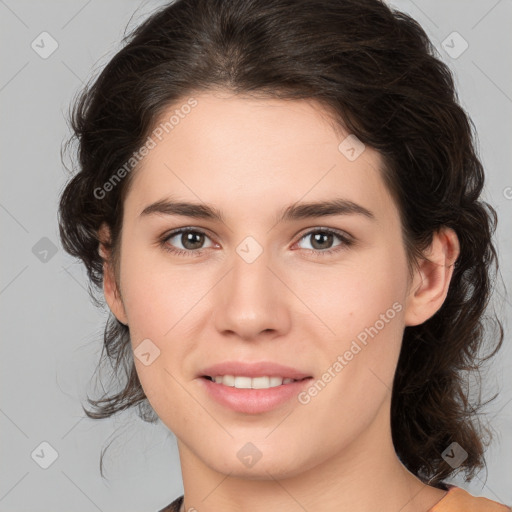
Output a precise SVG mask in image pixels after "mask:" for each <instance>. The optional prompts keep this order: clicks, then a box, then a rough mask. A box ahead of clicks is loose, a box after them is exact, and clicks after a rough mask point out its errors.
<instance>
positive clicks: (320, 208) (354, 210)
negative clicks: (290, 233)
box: [140, 198, 376, 224]
mask: <svg viewBox="0 0 512 512" xmlns="http://www.w3.org/2000/svg"><path fill="white" fill-rule="evenodd" d="M151 214H161V215H179V216H183V217H193V218H196V219H208V220H218V221H220V222H223V223H224V216H223V214H222V212H221V211H220V210H218V209H217V208H215V207H214V206H211V205H208V204H205V203H201V204H200V203H190V202H184V201H169V200H166V199H163V200H160V201H157V202H155V203H152V204H150V205H149V206H147V207H146V208H144V210H143V211H142V213H141V214H140V217H144V216H147V215H151ZM354 214H356V215H363V216H365V217H367V218H369V219H371V220H376V219H375V214H374V213H373V212H371V211H370V210H368V209H367V208H365V207H364V206H361V205H360V204H357V203H354V202H353V201H349V200H347V199H342V198H337V199H331V200H329V201H319V202H309V203H294V204H291V205H289V206H287V207H285V208H283V209H282V210H281V211H280V212H279V214H278V216H277V220H276V224H278V223H281V222H286V221H293V220H300V219H307V218H314V217H327V216H334V215H354Z"/></svg>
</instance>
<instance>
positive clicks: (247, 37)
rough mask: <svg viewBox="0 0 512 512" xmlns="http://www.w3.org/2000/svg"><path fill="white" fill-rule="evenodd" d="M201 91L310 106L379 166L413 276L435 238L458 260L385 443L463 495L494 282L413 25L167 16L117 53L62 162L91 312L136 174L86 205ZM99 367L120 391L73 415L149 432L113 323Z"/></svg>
mask: <svg viewBox="0 0 512 512" xmlns="http://www.w3.org/2000/svg"><path fill="white" fill-rule="evenodd" d="M208 90H210V91H211V90H227V91H230V92H233V93H236V94H242V95H250V96H252V97H262V98H280V99H287V100H299V99H314V100H316V101H318V102H319V103H320V104H321V105H322V106H324V107H325V108H326V109H327V111H328V112H330V113H332V114H333V115H334V119H335V120H336V122H337V123H339V125H340V126H342V127H344V128H345V129H346V130H348V131H349V133H353V134H355V135H356V136H357V137H358V138H359V139H360V140H361V141H362V142H364V144H367V145H369V146H371V147H373V148H375V149H376V150H377V151H379V152H380V154H381V156H382V158H383V162H384V166H383V169H382V175H383V178H384V180H385V183H386V186H387V187H388V188H389V190H390V192H391V193H392V195H393V198H394V200H395V201H396V204H397V206H398V208H399V211H400V216H401V222H402V229H403V239H404V244H405V247H406V250H407V255H408V262H409V268H410V269H411V268H412V266H413V265H415V264H416V262H417V258H419V257H421V256H422V253H423V251H424V250H425V249H426V248H427V247H428V245H429V244H430V242H431V240H432V235H433V233H434V232H435V231H436V230H438V229H439V228H440V227H442V226H447V227H450V228H452V229H454V230H455V232H456V234H457V236H458V239H459V242H460V249H461V252H460V256H459V258H458V260H457V263H456V265H455V268H454V272H453V276H452V280H451V283H450V287H449V290H448V295H447V297H446V300H445V302H444V304H443V305H442V307H441V308H440V310H439V311H438V312H437V313H436V314H435V315H434V316H433V317H431V318H430V319H429V320H427V321H426V322H424V323H423V324H421V325H418V326H413V327H406V328H405V332H404V337H403V343H402V349H401V354H400V357H399V361H398V367H397V370H396V375H395V379H394V383H393V391H392V404H391V422H392V437H393V442H394V445H395V449H396V452H397V455H398V456H399V458H400V460H401V461H402V463H403V464H404V465H405V466H406V467H407V469H408V470H409V471H411V472H412V473H414V474H415V475H417V476H418V478H420V479H422V480H423V481H426V482H428V483H429V484H432V485H436V484H438V483H440V482H441V481H442V480H443V479H445V478H447V477H449V476H452V475H453V474H454V473H455V472H457V471H460V470H463V471H464V472H465V473H466V481H467V480H470V479H471V478H473V476H474V473H475V471H476V470H478V469H481V468H482V467H483V466H484V465H485V460H484V451H485V448H486V446H487V445H486V441H485V439H484V438H485V435H484V434H487V435H489V436H490V429H489V427H488V426H487V427H484V426H482V423H481V420H480V417H479V416H480V413H479V409H480V408H481V407H482V405H485V404H486V403H488V401H489V400H488V401H487V402H485V404H482V401H481V396H480V394H479V396H478V397H472V396H470V393H469V387H468V378H469V375H470V374H471V375H474V374H476V375H477V376H478V377H480V370H481V368H482V365H483V363H484V361H486V360H487V359H489V358H490V357H491V356H493V355H494V354H495V353H496V351H497V350H498V349H499V348H500V347H501V344H502V342H503V328H502V324H501V322H500V321H499V320H498V319H497V317H496V315H492V316H490V315H489V316H487V315H485V316H484V314H485V312H486V310H487V309H488V304H489V299H490V296H491V292H492V289H493V285H494V278H495V275H496V274H495V272H496V271H497V270H498V259H497V254H496V250H495V247H494V245H493V241H492V236H493V234H494V232H495V229H496V222H497V218H496V212H495V210H494V209H493V208H492V207H491V206H490V205H489V204H487V203H486V202H484V201H482V200H481V199H480V194H481V192H482V188H483V185H484V172H483V168H482V164H481V162H480V160H479V158H478V156H477V152H476V148H475V145H476V143H475V139H476V137H475V133H474V126H473V124H472V122H471V120H470V119H469V117H468V116H467V114H466V113H465V112H464V110H463V109H462V108H461V106H460V105H459V103H458V98H457V93H456V91H455V88H454V81H453V77H452V75H451V72H450V70H449V68H448V67H447V65H445V64H444V63H443V62H442V61H441V60H440V59H439V58H438V57H437V56H436V50H435V48H434V47H433V46H432V44H431V42H430V41H429V39H428V37H427V35H426V33H425V32H424V30H423V29H422V28H421V27H420V25H419V24H418V23H417V22H416V21H414V20H413V19H412V18H410V17H409V16H407V15H406V14H404V13H401V12H399V11H396V10H393V9H391V8H390V7H388V6H387V5H386V4H385V3H384V2H382V1H379V0H177V1H176V2H174V3H172V4H168V5H166V6H164V7H162V8H161V9H159V10H157V11H155V12H154V13H153V14H151V15H150V16H149V17H148V18H147V19H146V20H145V21H144V22H142V23H141V24H139V25H138V27H137V28H135V29H134V30H133V31H132V32H131V33H130V34H129V35H128V36H125V37H124V39H123V47H122V49H121V50H120V51H119V52H118V53H117V54H116V55H115V56H114V57H113V58H112V59H111V60H110V61H109V62H108V64H107V65H106V66H105V67H104V69H103V70H102V71H101V73H99V75H98V76H97V78H94V79H91V81H90V82H89V84H87V86H86V87H85V88H84V89H83V90H82V91H81V93H80V95H79V97H78V98H77V99H76V100H75V101H74V103H73V108H72V112H71V113H70V115H69V116H70V124H71V128H72V130H73V132H74V133H73V136H72V137H71V139H70V140H68V141H67V143H66V149H69V146H70V145H71V144H72V143H73V142H76V143H77V146H78V147H77V150H76V154H77V157H78V162H77V167H78V169H77V171H76V173H74V175H73V176H72V177H71V178H70V180H69V182H68V183H67V185H66V186H65V188H64V190H63V192H62V195H61V198H60V205H59V228H60V236H61V241H62V244H63V247H64V249H65V250H66V251H67V252H68V253H69V254H71V255H73V256H75V257H77V258H79V259H80V260H82V262H83V263H84V264H85V266H86V268H87V273H88V277H89V279H90V283H89V289H90V292H91V296H92V298H93V300H95V302H96V303H97V304H98V303H101V301H100V300H99V299H97V298H95V296H94V295H95V293H96V292H98V291H101V289H102V280H103V260H102V258H101V257H100V255H99V254H98V244H99V239H98V229H99V228H100V225H102V223H106V224H107V225H108V226H109V227H110V231H111V239H110V242H111V243H110V245H109V246H108V248H110V249H111V250H112V258H113V261H114V262H117V263H118V261H119V243H118V242H119V240H120V236H119V235H120V232H121V228H122V219H123V202H124V198H125V196H126V192H127V190H128V188H129V186H130V183H131V180H132V178H133V176H134V174H135V172H137V166H135V167H134V169H133V170H132V171H131V172H129V173H128V175H127V176H126V177H125V178H123V179H122V180H121V181H120V183H119V184H117V186H115V187H113V189H112V190H110V191H109V192H108V193H107V194H103V195H104V197H101V196H102V194H98V193H97V192H96V193H95V191H98V190H99V189H101V188H102V187H103V186H104V184H105V183H106V182H108V181H109V180H110V179H111V178H112V176H113V175H114V174H115V173H116V171H117V170H118V169H120V168H121V167H122V166H123V165H124V164H125V163H126V162H127V161H129V159H130V157H131V156H132V155H133V154H134V152H136V151H137V150H138V149H139V148H140V147H141V146H142V145H143V143H144V141H145V140H146V139H147V137H148V135H149V134H150V133H151V131H152V130H153V129H154V127H155V123H156V122H157V120H158V119H160V116H161V115H162V113H163V112H164V111H165V110H166V109H167V108H168V107H169V106H170V105H176V104H178V103H179V102H180V101H184V99H186V98H187V97H190V96H191V95H192V94H193V93H195V92H200V91H208ZM115 268H116V269H117V268H118V266H117V264H116V265H115ZM116 279H117V272H116ZM484 320H486V322H484ZM487 322H490V323H491V324H492V325H493V326H495V327H497V329H494V330H493V335H492V336H490V339H491V340H494V341H495V342H496V346H495V348H494V350H492V351H491V352H490V354H489V355H487V356H486V357H481V354H480V352H481V349H483V348H484V347H485V346H486V344H485V333H486V332H487V327H488V324H487ZM105 360H106V361H108V362H109V363H110V365H111V370H112V371H113V375H114V376H115V380H116V382H118V383H121V386H122V387H121V390H120V391H117V392H115V393H114V392H112V394H111V395H109V394H108V393H105V394H104V395H103V397H102V398H100V399H99V400H91V399H90V398H89V397H88V402H89V403H90V404H91V405H93V406H94V410H93V411H89V410H87V409H85V408H84V411H85V412H86V414H87V415H88V416H89V417H90V418H95V419H100V418H107V417H110V416H111V415H113V414H115V413H117V412H119V411H122V410H124V409H128V408H131V407H134V406H136V407H137V409H138V414H139V416H140V417H141V418H142V419H144V420H145V421H151V422H155V421H157V420H158V417H157V416H156V413H155V412H154V410H153V409H152V407H151V405H150V404H149V402H148V401H147V398H146V396H145V394H144V392H143V390H142V387H141V384H140V382H139V379H138V377H137V373H136V370H135V365H134V362H133V356H132V350H131V346H130V333H129V328H128V327H127V326H125V325H123V324H121V323H120V322H119V321H118V320H117V319H116V318H115V317H114V316H113V315H112V314H110V315H109V318H108V320H107V323H106V326H105V332H104V339H103V350H102V353H101V357H100V364H99V366H98V367H100V365H101V362H102V361H105ZM479 383H481V380H479ZM495 396H496V395H495ZM495 396H494V397H492V398H491V400H492V399H493V398H495ZM490 437H492V436H490ZM454 441H456V442H457V443H459V445H461V446H462V447H463V448H464V450H466V452H467V453H468V457H467V458H466V460H464V461H463V463H462V464H461V466H460V467H459V468H452V467H451V466H450V465H449V464H447V463H446V462H445V460H444V459H443V457H442V455H441V454H442V452H443V451H444V450H445V449H446V448H447V447H448V446H449V445H450V444H451V443H452V442H454ZM488 442H489V441H487V444H488ZM100 468H101V463H100ZM102 474H103V473H102Z"/></svg>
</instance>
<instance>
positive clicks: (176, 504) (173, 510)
mask: <svg viewBox="0 0 512 512" xmlns="http://www.w3.org/2000/svg"><path fill="white" fill-rule="evenodd" d="M182 503H183V496H180V497H179V498H176V499H175V500H174V501H173V502H172V503H169V505H167V506H166V507H164V508H162V509H161V510H159V511H158V512H179V510H180V507H181V504H182ZM507 512H508V511H507Z"/></svg>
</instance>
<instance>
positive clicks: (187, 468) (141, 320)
mask: <svg viewBox="0 0 512 512" xmlns="http://www.w3.org/2000/svg"><path fill="white" fill-rule="evenodd" d="M193 96H194V98H195V99H196V100H197V102H198V103H197V106H196V107H195V108H194V109H192V111H191V112H190V113H189V114H188V115H187V116H185V117H184V118H183V119H181V120H180V122H179V123H178V124H177V125H176V126H174V128H173V129H172V131H169V133H168V134H167V135H166V136H165V137H164V138H163V139H162V140H161V141H157V142H158V143H157V145H156V147H154V148H153V149H151V150H150V152H149V154H147V156H146V157H144V159H143V161H142V162H141V163H142V165H141V167H140V168H139V169H137V170H135V171H133V172H135V173H136V175H134V176H133V178H134V181H133V182H132V185H131V188H130V190H129V192H128V195H127V197H126V199H125V204H124V218H123V228H122V237H121V253H120V254H121V257H120V270H119V275H118V278H119V283H120V286H119V287H120V289H118V288H117V286H116V281H115V278H114V277H115V276H114V270H113V266H112V265H111V264H109V260H108V257H109V254H108V252H107V251H106V249H105V247H103V246H101V247H100V252H101V254H102V255H103V256H104V257H105V265H104V271H105V274H104V293H105V298H106V300H107V302H108V305H109V307H110V309H111V311H112V312H113V313H114V314H115V315H116V317H117V318H118V319H119V321H121V322H123V323H124V324H126V325H128V326H129V329H130V334H131V342H132V348H133V349H134V350H135V349H136V348H137V346H138V345H139V344H140V343H141V342H142V341H143V340H145V339H148V338H149V339H150V340H151V342H152V343H153V344H154V345H155V346H156V347H158V349H159V350H160V355H159V356H158V357H157V358H156V359H155V360H154V361H153V362H152V363H151V364H150V365H147V366H146V365H144V364H142V362H141V361H140V360H139V359H138V358H134V360H135V365H136V369H137V373H138V376H139V379H140V381H141V384H142V386H143V389H144V391H145V393H146V396H147V397H148V400H149V401H150V403H151V405H152V406H153V408H154V409H155V411H156V413H157V414H158V416H159V417H160V418H161V420H162V422H163V423H164V424H165V425H166V426H167V427H168V428H169V429H170V430H171V431H172V432H173V433H174V434H175V435H176V438H177V442H178V448H179V454H180V462H181V467H182V475H183V485H184V496H185V500H184V507H183V510H189V509H191V508H192V507H193V508H194V509H196V510H197V511H198V512H218V511H219V510H222V511H223V512H235V511H237V512H238V511H240V510H243V511H244V512H263V511H265V512H266V511H268V510H280V511H281V512H299V511H304V510H308V511H322V512H330V511H332V512H334V511H336V512H339V511H340V510H346V511H351V512H363V511H365V512H366V511H368V510H379V512H398V511H400V512H413V511H414V512H418V511H427V510H429V509H430V508H431V507H432V506H433V505H434V504H435V503H437V502H438V501H439V500H441V499H442V498H443V496H444V495H445V491H443V490H441V489H437V488H434V487H432V486H428V485H425V484H423V483H422V482H421V481H420V480H419V479H418V478H416V477H415V476H414V475H413V474H412V473H410V472H409V471H407V470H406V468H405V467H404V466H403V465H402V464H401V462H400V461H399V460H398V458H397V456H396V453H395V451H394V447H393V444H392V438H391V429H390V405H391V387H392V382H393V376H394V373H395V369H396V365H397V361H398V356H399V353H400V346H401V341H402V336H403V331H404V328H405V326H409V325H418V324H421V323H423V322H425V321H426V320H427V319H429V318H430V317H431V316H432V315H434V314H435V313H436V311H438V310H439V308H440V307H441V305H442V304H443V301H444V300H445V298H446V294H447V291H448V286H449V282H450V279H451V276H452V271H453V263H454V262H455V260H456V259H457V256H458V254H459V244H458V240H457V236H456V234H455V233H454V231H453V230H451V229H448V228H446V229H442V230H440V231H439V232H438V233H435V234H434V237H433V241H432V244H431V246H430V248H429V250H428V251H427V252H426V256H428V257H429V259H430V261H428V260H427V259H425V260H421V261H420V262H419V266H418V269H417V270H415V273H414V276H413V278H412V279H410V278H409V274H408V269H407V260H406V253H405V249H404V245H403V241H402V233H401V224H400V218H399V214H398V210H397V207H396V205H395V203H394V201H393V199H392V197H391V196H390V194H389V192H388V190H387V188H386V186H385V184H384V182H383V180H382V177H381V173H380V166H381V164H382V161H381V157H380V155H379V153H378V152H376V151H375V150H373V149H371V148H369V147H366V149H365V150H364V151H363V153H362V154H361V155H360V156H359V157H358V158H357V159H356V160H355V161H350V160H349V159H348V158H347V157H346V156H345V154H344V153H343V152H342V151H340V150H339V149H338V146H339V144H340V142H342V140H343V139H344V138H345V137H347V136H348V135H349V134H348V133H347V132H344V131H343V130H341V129H339V128H335V127H334V126H333V122H332V118H330V116H329V115H328V113H327V112H326V111H325V110H324V109H323V108H322V107H321V106H320V105H318V104H316V103H315V102H314V101H312V100H311V101H310V100H300V101H299V100H293V101H286V100H278V99H261V98H260V99H256V98H249V97H241V96H235V95H233V94H229V93H227V92H222V91H215V92H214V91H208V92H205V91H203V92H201V93H200V94H196V95H193ZM186 101H187V98H184V99H183V102H182V103H180V104H185V103H186ZM180 104H176V105H173V106H172V107H170V108H169V111H168V112H166V114H165V115H163V116H162V119H168V118H169V116H170V115H171V114H172V112H173V111H174V110H175V109H176V108H177V107H178V108H179V105H180ZM171 196H172V199H174V200H180V201H188V202H195V203H199V204H203V203H208V204H210V205H213V206H214V207H215V208H216V209H218V210H220V211H221V212H222V214H223V217H224V222H220V221H218V220H208V219H197V218H191V217H182V216H177V215H164V214H152V215H142V216H141V212H142V211H143V210H144V209H145V208H146V207H147V206H148V205H150V204H152V203H154V202H156V201H159V200H165V199H169V198H171ZM340 197H341V198H344V199H347V200H350V201H353V202H355V203H357V204H359V205H361V206H363V207H365V208H367V209H368V210H370V211H371V212H372V213H373V214H374V217H375V218H374V219H371V218H368V217H366V216H364V215H360V214H345V215H336V216H330V217H318V218H306V219H299V220H293V221H286V222H282V223H278V224H276V222H275V219H276V218H277V216H278V214H279V213H280V212H281V211H282V209H283V208H285V207H287V206H289V205H292V204H294V203H296V202H312V201H325V200H330V199H334V198H340ZM187 227H193V228H196V229H199V230H200V231H202V232H204V233H206V235H205V236H204V238H201V234H200V233H199V234H196V238H195V239H194V243H195V244H196V245H191V244H190V243H188V244H187V239H186V238H185V237H182V236H181V235H177V236H171V237H168V239H167V240H166V241H164V243H163V244H162V243H160V240H161V239H162V238H163V237H165V235H166V234H168V233H169V232H170V231H171V230H173V229H177V228H187ZM322 228H331V229H334V230H338V231H339V232H341V233H342V234H344V235H345V236H346V235H349V238H350V239H351V240H352V241H353V243H352V244H346V243H345V242H344V241H343V240H342V239H339V238H338V237H337V236H336V235H334V236H333V237H332V238H331V239H329V238H327V240H325V239H324V240H323V241H322V240H320V242H321V244H322V245H320V246H319V245H318V244H315V243H314V241H315V234H316V233H317V232H318V231H320V232H321V231H322ZM108 235H109V234H108V229H107V228H106V226H104V227H103V228H102V229H101V230H100V236H101V237H102V240H105V239H106V238H107V237H108ZM248 236H251V237H253V239H255V240H256V241H257V243H258V244H259V246H260V247H261V249H262V251H263V252H262V253H261V255H260V256H259V257H258V258H256V260H255V261H253V262H252V263H248V262H247V261H245V260H244V258H242V257H241V256H240V255H239V254H238V253H237V251H236V249H237V247H238V246H239V244H240V243H241V242H242V241H244V239H246V237H248ZM201 242H202V243H201ZM185 244H186V245H185ZM165 246H167V247H174V248H176V249H178V250H180V249H181V250H184V251H187V252H186V254H185V255H177V254H173V253H170V252H167V251H166V250H165ZM197 247H199V249H197ZM318 247H320V248H318ZM340 247H341V250H339V251H337V252H331V253H326V251H329V250H331V251H333V250H334V249H340ZM201 249H202V251H203V252H202V253H201V254H199V255H198V256H197V252H198V250H201ZM194 254H196V255H194ZM394 303H398V304H399V305H400V306H401V308H400V311H399V312H396V315H395V316H394V318H393V319H392V320H390V321H389V322H387V323H386V325H385V327H384V328H381V329H380V330H379V332H378V335H376V336H374V337H373V338H369V341H368V343H367V345H366V346H364V348H363V349H362V350H361V351H360V352H358V353H357V355H355V356H354V357H353V358H352V360H351V361H349V362H348V364H347V365H346V366H344V368H343V370H342V371H340V372H339V373H337V374H336V376H335V377H334V378H332V379H331V381H330V382H329V383H328V384H327V385H326V386H325V388H324V389H322V390H321V391H320V392H319V393H318V394H317V395H316V396H314V397H313V398H312V399H311V400H310V401H309V403H307V404H301V403H300V402H299V401H298V400H295V399H292V400H290V401H288V402H287V403H285V404H284V405H283V406H280V407H278V408H276V409H274V410H272V411H270V412H266V413H262V414H243V413H238V412H234V411H232V410H230V409H228V408H226V407H223V406H221V405H220V404H218V403H217V402H215V401H213V400H211V399H210V398H209V396H208V395H207V394H206V392H205V391H204V389H203V384H204V383H203V382H201V381H200V378H198V372H199V371H200V370H201V369H202V368H204V367H206V366H208V365H211V364H214V363H218V362H222V361H226V360H238V361H247V362H258V361H275V362H278V363H281V364H285V365H289V366H292V367H295V368H298V369H300V370H302V371H304V372H306V373H308V374H309V375H311V376H313V377H314V379H315V380H317V379H321V377H322V375H323V374H324V373H325V372H326V371H327V369H328V368H329V367H332V365H333V363H334V362H335V361H336V360H337V357H338V355H340V354H341V355H342V354H344V353H345V352H346V351H347V350H348V349H349V348H350V346H351V343H352V341H353V340H355V339H356V338H357V335H358V334H360V333H361V332H362V331H364V330H365V328H368V327H370V326H374V325H375V323H376V321H377V320H378V319H379V318H380V315H381V314H385V313H386V311H387V310H389V308H392V305H393V304H394ZM248 442H250V443H252V444H253V445H255V446H256V447H257V448H258V450H259V451H260V452H261V454H262V456H261V459H260V460H259V461H258V462H257V463H256V464H254V465H253V466H252V467H247V466H246V465H244V464H243V463H242V462H241V460H240V459H239V458H238V456H237V452H238V451H239V450H240V449H241V448H242V447H243V446H245V445H246V443H248Z"/></svg>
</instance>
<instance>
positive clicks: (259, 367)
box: [199, 361, 310, 380]
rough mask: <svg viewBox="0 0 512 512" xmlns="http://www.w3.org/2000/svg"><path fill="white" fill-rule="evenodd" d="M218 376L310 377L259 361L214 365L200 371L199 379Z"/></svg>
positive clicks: (284, 367)
mask: <svg viewBox="0 0 512 512" xmlns="http://www.w3.org/2000/svg"><path fill="white" fill-rule="evenodd" d="M219 375H234V376H242V375H243V376H246V377H263V376H268V377H283V379H295V380H301V379H304V378H306V377H310V375H308V374H307V373H304V372H301V371H299V370H297V369H296V368H292V367H290V366H283V365H282V364H277V363H273V362H271V361H260V362H257V363H243V362H240V361H225V362H223V363H218V364H214V365H212V366H208V368H204V369H203V370H201V372H200V374H199V376H200V377H205V376H207V377H217V376H219Z"/></svg>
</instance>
